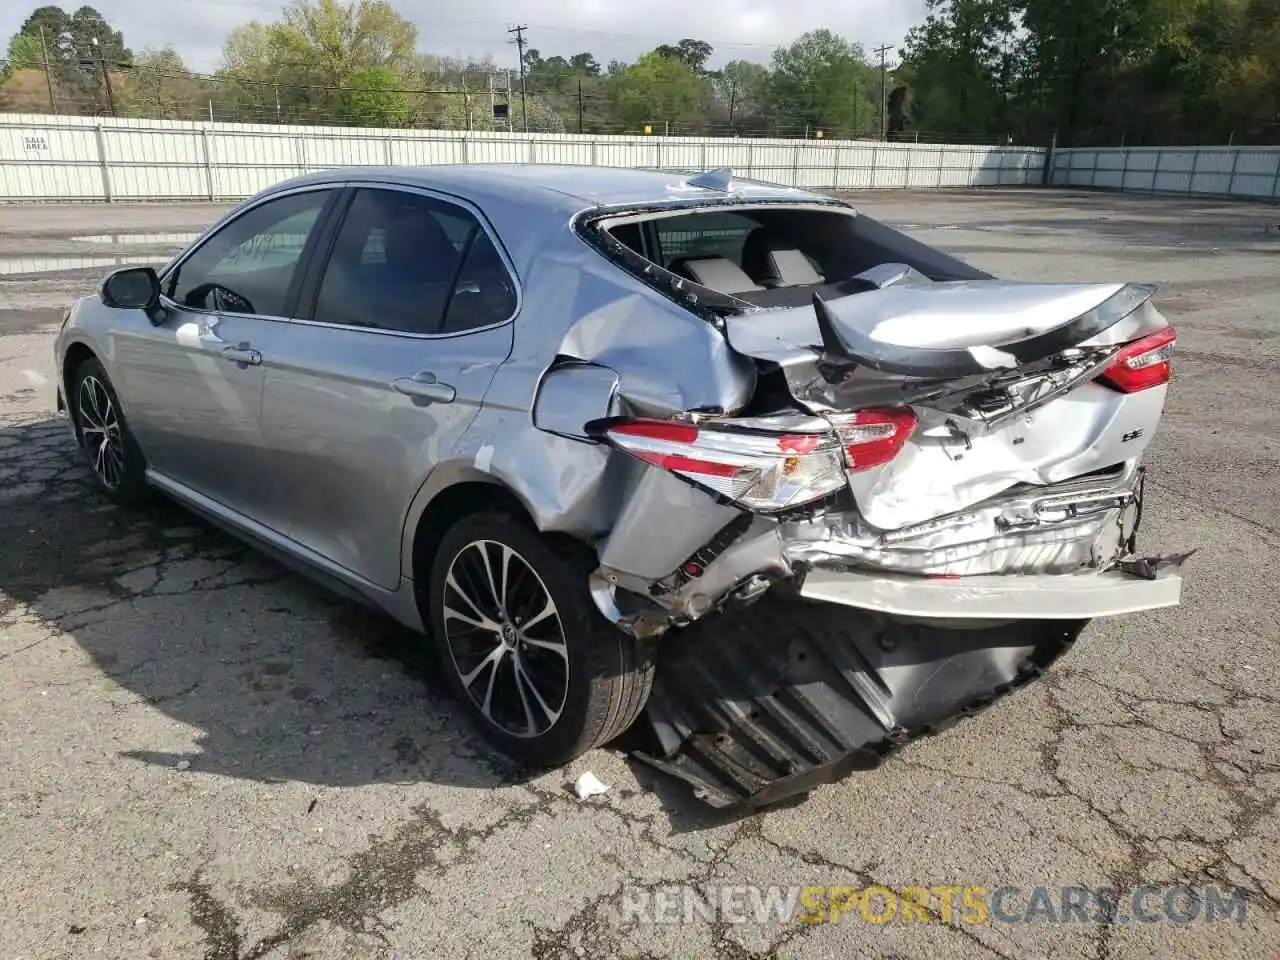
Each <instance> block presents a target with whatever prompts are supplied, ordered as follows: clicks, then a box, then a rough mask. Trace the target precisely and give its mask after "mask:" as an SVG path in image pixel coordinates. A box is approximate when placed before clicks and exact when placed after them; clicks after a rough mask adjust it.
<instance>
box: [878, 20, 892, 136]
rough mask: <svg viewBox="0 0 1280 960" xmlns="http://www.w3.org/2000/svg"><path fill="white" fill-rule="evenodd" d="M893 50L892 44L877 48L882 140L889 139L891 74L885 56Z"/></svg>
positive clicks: (883, 44)
mask: <svg viewBox="0 0 1280 960" xmlns="http://www.w3.org/2000/svg"><path fill="white" fill-rule="evenodd" d="M892 49H893V44H892V43H882V44H880V46H878V47H876V48H875V51H876V53H878V54H880V139H881V140H888V139H889V74H888V68H887V67H886V66H885V59H884V58H885V54H887V53H888V52H889V51H890V50H892Z"/></svg>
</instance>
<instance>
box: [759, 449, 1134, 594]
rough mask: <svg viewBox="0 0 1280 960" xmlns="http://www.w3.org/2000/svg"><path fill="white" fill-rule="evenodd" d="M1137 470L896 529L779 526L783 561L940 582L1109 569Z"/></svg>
mask: <svg viewBox="0 0 1280 960" xmlns="http://www.w3.org/2000/svg"><path fill="white" fill-rule="evenodd" d="M1139 477H1140V471H1139V469H1138V467H1137V465H1136V464H1135V463H1131V464H1128V465H1126V467H1125V468H1124V469H1123V470H1122V472H1121V473H1120V474H1119V475H1118V476H1111V477H1108V478H1098V479H1094V480H1080V481H1075V482H1072V483H1067V484H1060V485H1056V486H1052V487H1047V488H1044V487H1023V488H1019V489H1017V490H1013V491H1009V492H1006V493H1005V494H1002V495H1000V496H998V497H993V498H991V499H990V500H986V501H983V502H982V503H980V504H977V505H975V506H974V507H972V508H970V509H967V510H963V511H960V512H956V513H952V514H947V515H944V516H941V517H935V518H933V519H930V520H926V521H923V522H921V523H918V524H914V525H912V526H908V527H901V528H898V529H896V530H890V531H886V530H880V529H876V528H874V527H872V526H870V525H869V524H868V523H867V522H866V520H865V518H864V517H863V516H862V515H861V514H859V513H858V512H856V511H844V512H840V511H831V512H828V513H825V514H823V515H821V516H817V517H814V518H813V519H809V520H802V521H793V522H789V523H786V524H784V525H783V528H782V537H783V542H784V551H785V553H786V556H787V558H788V560H789V561H790V562H792V563H793V564H794V563H801V562H804V563H809V564H833V563H834V564H846V565H854V566H857V567H860V568H864V569H866V568H874V569H878V570H883V571H886V572H899V573H911V574H926V575H935V576H937V575H946V576H966V577H967V576H981V575H985V574H991V573H1004V574H1020V573H1037V574H1040V573H1046V574H1053V573H1073V572H1077V571H1080V570H1084V569H1091V570H1092V569H1107V568H1109V567H1111V566H1112V565H1114V564H1115V563H1116V562H1117V561H1119V560H1120V558H1121V557H1122V556H1124V554H1125V553H1126V551H1127V550H1128V549H1129V548H1128V544H1129V543H1130V541H1131V539H1132V537H1133V535H1134V533H1135V532H1136V531H1137V528H1138V524H1139V522H1140V519H1141V510H1142V501H1141V497H1140V493H1139V489H1140V487H1139Z"/></svg>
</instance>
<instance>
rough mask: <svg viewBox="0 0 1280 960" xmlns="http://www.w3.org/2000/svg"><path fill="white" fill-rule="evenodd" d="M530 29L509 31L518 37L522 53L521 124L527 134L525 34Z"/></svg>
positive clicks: (515, 28) (517, 45)
mask: <svg viewBox="0 0 1280 960" xmlns="http://www.w3.org/2000/svg"><path fill="white" fill-rule="evenodd" d="M528 29H529V28H528V27H527V26H524V25H521V26H518V27H512V28H511V29H510V30H508V31H507V33H514V34H515V35H516V50H517V51H519V53H520V123H521V124H522V125H523V126H524V132H525V133H528V132H529V105H528V103H527V102H526V100H525V90H524V32H525V31H526V30H528Z"/></svg>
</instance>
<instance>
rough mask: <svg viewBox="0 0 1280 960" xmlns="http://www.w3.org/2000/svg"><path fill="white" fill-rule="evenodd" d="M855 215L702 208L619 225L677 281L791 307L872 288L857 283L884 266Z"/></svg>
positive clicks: (614, 232)
mask: <svg viewBox="0 0 1280 960" xmlns="http://www.w3.org/2000/svg"><path fill="white" fill-rule="evenodd" d="M856 219H857V217H856V214H854V212H853V211H851V210H849V211H834V210H833V211H823V210H814V209H796V208H778V207H761V208H758V209H738V210H716V209H704V210H696V211H693V212H690V213H681V214H678V215H675V216H670V215H666V216H663V215H656V216H653V217H650V218H647V219H643V220H640V221H638V222H637V221H631V222H626V223H615V224H613V225H612V226H607V227H606V228H605V229H606V230H607V232H608V233H609V234H610V235H611V236H612V237H613V238H614V239H615V240H617V241H618V242H619V243H621V244H623V245H624V246H626V247H628V248H629V249H630V250H632V251H633V252H635V253H637V254H639V255H640V256H642V257H644V258H645V259H647V260H650V261H652V262H653V263H656V264H658V265H659V266H661V267H663V268H664V269H666V270H669V271H671V272H672V273H674V274H675V275H676V276H679V277H683V278H684V279H686V280H692V281H693V282H694V283H697V284H699V285H700V286H703V287H707V288H709V289H711V290H715V291H716V292H718V293H723V294H728V295H730V296H733V297H737V298H739V299H741V300H745V301H747V302H748V303H752V304H756V305H758V306H793V305H799V304H803V303H807V302H809V301H810V300H811V299H812V297H813V294H814V293H815V292H819V293H822V294H823V295H824V296H826V297H830V296H845V295H848V294H850V293H857V292H859V291H862V290H868V289H872V288H873V287H874V284H870V283H867V282H866V281H862V280H858V279H856V277H857V275H858V274H859V273H861V272H862V271H864V270H866V269H868V268H870V267H874V266H877V265H878V264H880V263H883V262H884V256H883V251H882V250H879V249H876V248H874V247H871V246H868V245H867V244H866V243H865V242H860V241H859V240H858V238H857V237H856V236H855V234H854V223H855V221H856Z"/></svg>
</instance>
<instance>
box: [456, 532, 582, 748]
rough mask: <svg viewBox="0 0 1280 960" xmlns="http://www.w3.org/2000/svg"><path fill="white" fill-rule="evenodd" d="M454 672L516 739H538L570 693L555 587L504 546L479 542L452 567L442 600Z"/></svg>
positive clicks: (476, 701)
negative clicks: (549, 588)
mask: <svg viewBox="0 0 1280 960" xmlns="http://www.w3.org/2000/svg"><path fill="white" fill-rule="evenodd" d="M442 601H443V603H442V608H443V614H444V630H445V639H446V641H447V643H448V647H449V654H450V656H451V657H452V660H453V666H454V669H455V670H457V672H458V677H459V679H460V680H461V681H462V686H463V688H464V689H465V690H466V692H467V696H468V697H470V698H471V702H472V703H473V704H475V706H476V708H477V709H478V710H479V711H480V712H481V713H482V714H484V716H485V718H486V719H487V720H489V721H490V722H491V723H493V724H494V725H495V726H497V727H498V728H499V729H500V730H502V731H504V732H505V733H507V734H510V735H511V736H514V737H537V736H541V735H542V734H544V733H546V732H547V731H548V730H550V729H551V728H552V727H553V726H554V725H555V723H556V721H557V720H558V719H559V718H560V714H561V712H562V711H563V710H564V707H565V702H566V701H567V699H568V695H569V649H568V646H567V645H566V643H565V632H564V624H563V622H562V621H561V618H560V611H559V609H558V608H557V607H556V603H555V600H554V599H553V598H552V596H551V592H550V591H549V590H548V589H547V586H546V584H545V583H544V582H543V581H542V578H541V577H540V576H538V573H537V571H536V570H534V569H533V567H532V566H531V565H530V564H529V562H528V561H527V560H525V558H524V557H523V556H521V555H520V554H519V553H518V552H516V551H515V550H513V549H512V548H511V547H509V546H507V545H506V544H504V543H499V542H497V541H494V540H475V541H473V542H471V543H468V544H467V545H466V546H464V547H463V548H462V549H461V550H459V551H458V552H457V553H456V554H455V555H454V558H453V561H452V562H451V563H450V564H449V572H448V574H447V575H446V577H445V585H444V596H443V598H442Z"/></svg>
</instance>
